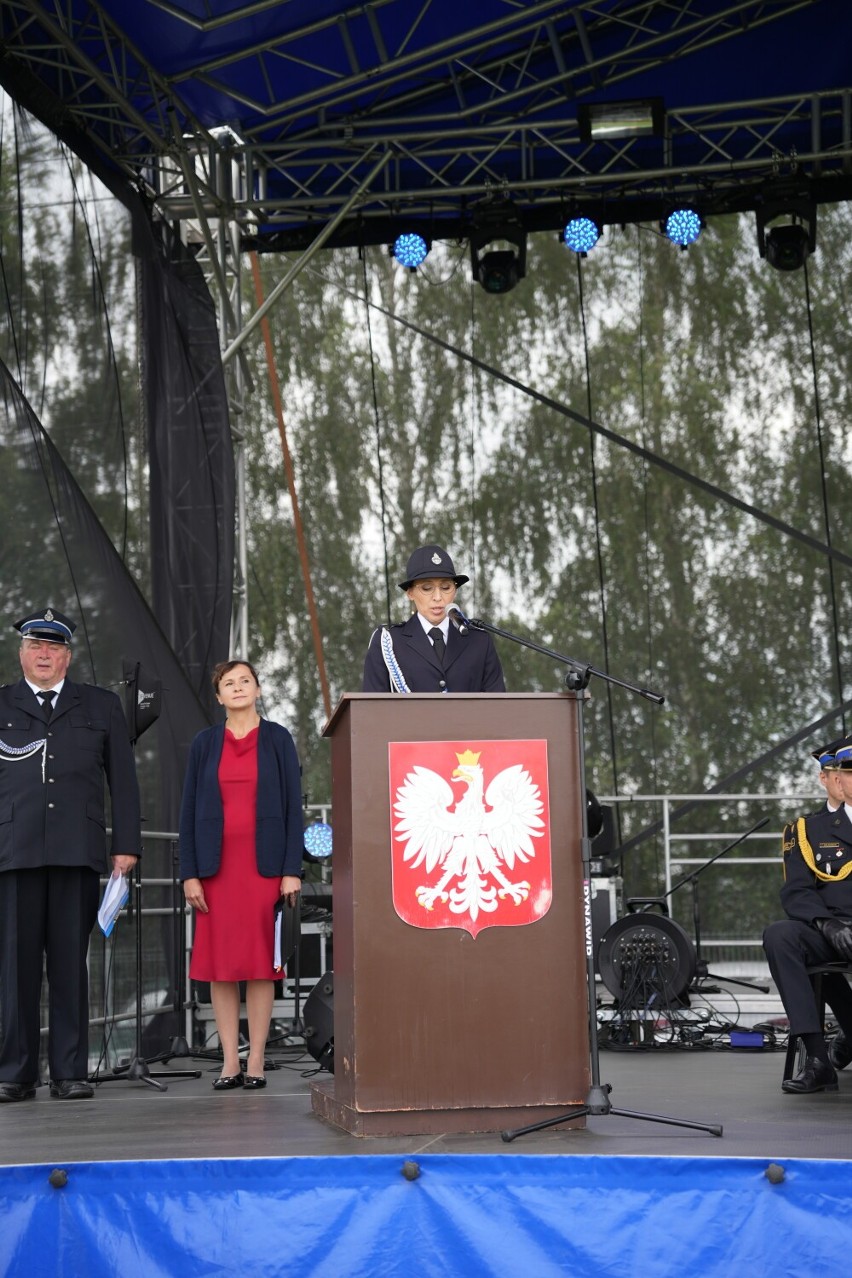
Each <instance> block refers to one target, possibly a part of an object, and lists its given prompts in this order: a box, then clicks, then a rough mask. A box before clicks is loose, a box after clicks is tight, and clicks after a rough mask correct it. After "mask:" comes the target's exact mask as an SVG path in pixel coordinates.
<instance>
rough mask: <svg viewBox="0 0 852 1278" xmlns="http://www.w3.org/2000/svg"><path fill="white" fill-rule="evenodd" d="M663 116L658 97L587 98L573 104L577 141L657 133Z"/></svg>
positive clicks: (663, 124) (598, 140)
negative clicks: (575, 109) (594, 100)
mask: <svg viewBox="0 0 852 1278" xmlns="http://www.w3.org/2000/svg"><path fill="white" fill-rule="evenodd" d="M665 117H666V113H665V107H664V105H663V100H662V98H642V99H637V100H635V101H630V102H589V103H585V104H583V105H581V106H578V107H577V129H578V132H579V134H580V141H581V142H602V141H603V142H606V141H609V140H615V139H616V138H644V137H651V136H654V135H656V136H657V137H660V136H661V135H662V133H663V130H664V128H665Z"/></svg>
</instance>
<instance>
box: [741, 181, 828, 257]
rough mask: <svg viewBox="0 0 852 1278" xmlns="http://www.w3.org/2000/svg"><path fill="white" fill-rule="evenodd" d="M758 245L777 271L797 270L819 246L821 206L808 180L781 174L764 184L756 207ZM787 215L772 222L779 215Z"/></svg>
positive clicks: (761, 253)
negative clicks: (818, 225)
mask: <svg viewBox="0 0 852 1278" xmlns="http://www.w3.org/2000/svg"><path fill="white" fill-rule="evenodd" d="M755 217H756V219H757V247H758V251H759V253H760V256H761V257H765V258H766V260H767V262H768V263H769V265H770V266H772V267H774V269H775V270H776V271H797V270H799V268H800V267H802V266H804V264H805V259H806V258H807V257H808V256H809V255H810V254H811V253H813V252H815V250H816V228H817V210H816V204H815V203H814V202H813V200H812V199H811V197H810V191H809V188H808V187H807V185H806V184H804V183H803V182H802V181H801V180H799V181H797V180H796V179H795V178H779V179H777V180H776V181H773V182H768V183H767V184H766V186H765V187H764V198H763V201H762V203H760V204H758V205H757V207H756V208H755ZM782 217H783V218H784V219H786V220H785V221H784V222H783V223H780V224H779V225H778V226H770V223H771V222H775V221H776V219H778V218H782Z"/></svg>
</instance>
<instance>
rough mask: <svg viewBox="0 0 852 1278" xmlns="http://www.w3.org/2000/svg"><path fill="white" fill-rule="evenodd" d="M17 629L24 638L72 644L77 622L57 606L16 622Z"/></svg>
mask: <svg viewBox="0 0 852 1278" xmlns="http://www.w3.org/2000/svg"><path fill="white" fill-rule="evenodd" d="M14 628H15V630H17V631H18V633H19V634H20V636H21V638H22V639H41V640H45V641H46V642H47V643H63V644H66V645H70V643H71V636H72V635H73V633H74V631H75V630H76V629H77V626H76V624H75V623H74V622H73V621H71V620H70V619H69V618H68V617H66V616H64V615H63V614H62V613H61V612H57V610H56V609H55V608H42V609H41V610H40V611H39V612H31V613H30V615H29V616H28V617H22V618H21V620H20V621H16V622H15V627H14Z"/></svg>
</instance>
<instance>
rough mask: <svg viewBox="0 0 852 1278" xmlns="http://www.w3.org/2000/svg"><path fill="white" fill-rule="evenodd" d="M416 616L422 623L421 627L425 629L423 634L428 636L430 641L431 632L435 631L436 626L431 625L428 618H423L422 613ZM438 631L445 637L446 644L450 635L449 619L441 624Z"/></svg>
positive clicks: (445, 619)
mask: <svg viewBox="0 0 852 1278" xmlns="http://www.w3.org/2000/svg"><path fill="white" fill-rule="evenodd" d="M415 616H416V617H417V620H418V621H419V622H420V624H421V626H422V627H423V633H424V634H425V635H426V637H427V639H428V637H429V631H430V630H434V626H430V625H429V622H428V621H427V620H426V618H425V617H424V616H423V614H422V613H420V612H418V613H415ZM438 629H439V630H440V632H441V634H442V635H443V636H444V643H446V642H447V639H448V638H449V633H450V619H449V617H445V618H444V620H443V621H442V622H440V623H439V625H438Z"/></svg>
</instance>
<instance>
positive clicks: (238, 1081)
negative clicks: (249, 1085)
mask: <svg viewBox="0 0 852 1278" xmlns="http://www.w3.org/2000/svg"><path fill="white" fill-rule="evenodd" d="M242 1086H244V1084H243V1076H242V1074H241V1073H240V1074H224V1075H223V1076H222V1077H221V1078H216V1079H214V1080H213V1091H214V1092H232V1091H233V1090H234V1088H235V1087H242Z"/></svg>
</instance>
